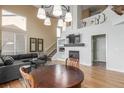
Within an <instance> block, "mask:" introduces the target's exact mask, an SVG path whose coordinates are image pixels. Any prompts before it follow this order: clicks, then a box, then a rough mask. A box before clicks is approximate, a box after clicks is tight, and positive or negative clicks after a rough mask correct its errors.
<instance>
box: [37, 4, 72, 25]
mask: <svg viewBox="0 0 124 93" xmlns="http://www.w3.org/2000/svg"><path fill="white" fill-rule="evenodd" d="M46 12H47V15H46ZM53 16H54V17H56V18H58V19H59V20H58V26H60V27H62V26H63V20H64V21H65V22H71V21H72V14H71V12H70V6H65V5H41V7H40V8H39V9H38V13H37V17H38V18H39V19H44V25H48V24H49V25H51V21H50V17H53ZM48 20H49V21H48Z"/></svg>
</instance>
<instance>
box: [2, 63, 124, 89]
mask: <svg viewBox="0 0 124 93" xmlns="http://www.w3.org/2000/svg"><path fill="white" fill-rule="evenodd" d="M51 64H65V63H64V62H62V61H52V62H48V63H47V65H51ZM80 69H81V70H82V71H83V72H84V81H83V82H82V84H81V87H82V88H85V87H86V88H116V87H117V88H123V87H124V73H120V72H115V71H109V70H106V69H104V68H100V67H99V66H93V67H88V66H84V65H80ZM23 87H24V84H23V81H22V80H15V81H11V82H8V83H5V84H1V85H0V88H23Z"/></svg>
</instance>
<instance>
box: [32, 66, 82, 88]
mask: <svg viewBox="0 0 124 93" xmlns="http://www.w3.org/2000/svg"><path fill="white" fill-rule="evenodd" d="M30 74H32V75H33V77H34V78H35V80H36V82H37V85H38V86H37V87H40V88H72V87H81V82H82V81H83V80H84V74H83V72H82V71H81V70H80V69H78V68H76V67H72V66H66V65H45V66H39V67H38V68H36V69H34V70H32V71H31V72H30Z"/></svg>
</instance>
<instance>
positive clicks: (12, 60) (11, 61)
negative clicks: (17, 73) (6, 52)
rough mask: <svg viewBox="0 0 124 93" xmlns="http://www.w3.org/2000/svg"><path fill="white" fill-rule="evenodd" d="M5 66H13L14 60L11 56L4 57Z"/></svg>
mask: <svg viewBox="0 0 124 93" xmlns="http://www.w3.org/2000/svg"><path fill="white" fill-rule="evenodd" d="M2 59H3V62H4V65H11V64H13V63H14V59H13V58H12V57H11V56H4V57H2Z"/></svg>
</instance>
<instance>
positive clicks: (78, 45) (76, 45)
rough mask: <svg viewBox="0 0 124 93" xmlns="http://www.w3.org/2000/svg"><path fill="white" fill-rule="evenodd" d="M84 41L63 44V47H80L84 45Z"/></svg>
mask: <svg viewBox="0 0 124 93" xmlns="http://www.w3.org/2000/svg"><path fill="white" fill-rule="evenodd" d="M84 45H85V44H84V43H79V44H64V47H82V46H84Z"/></svg>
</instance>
